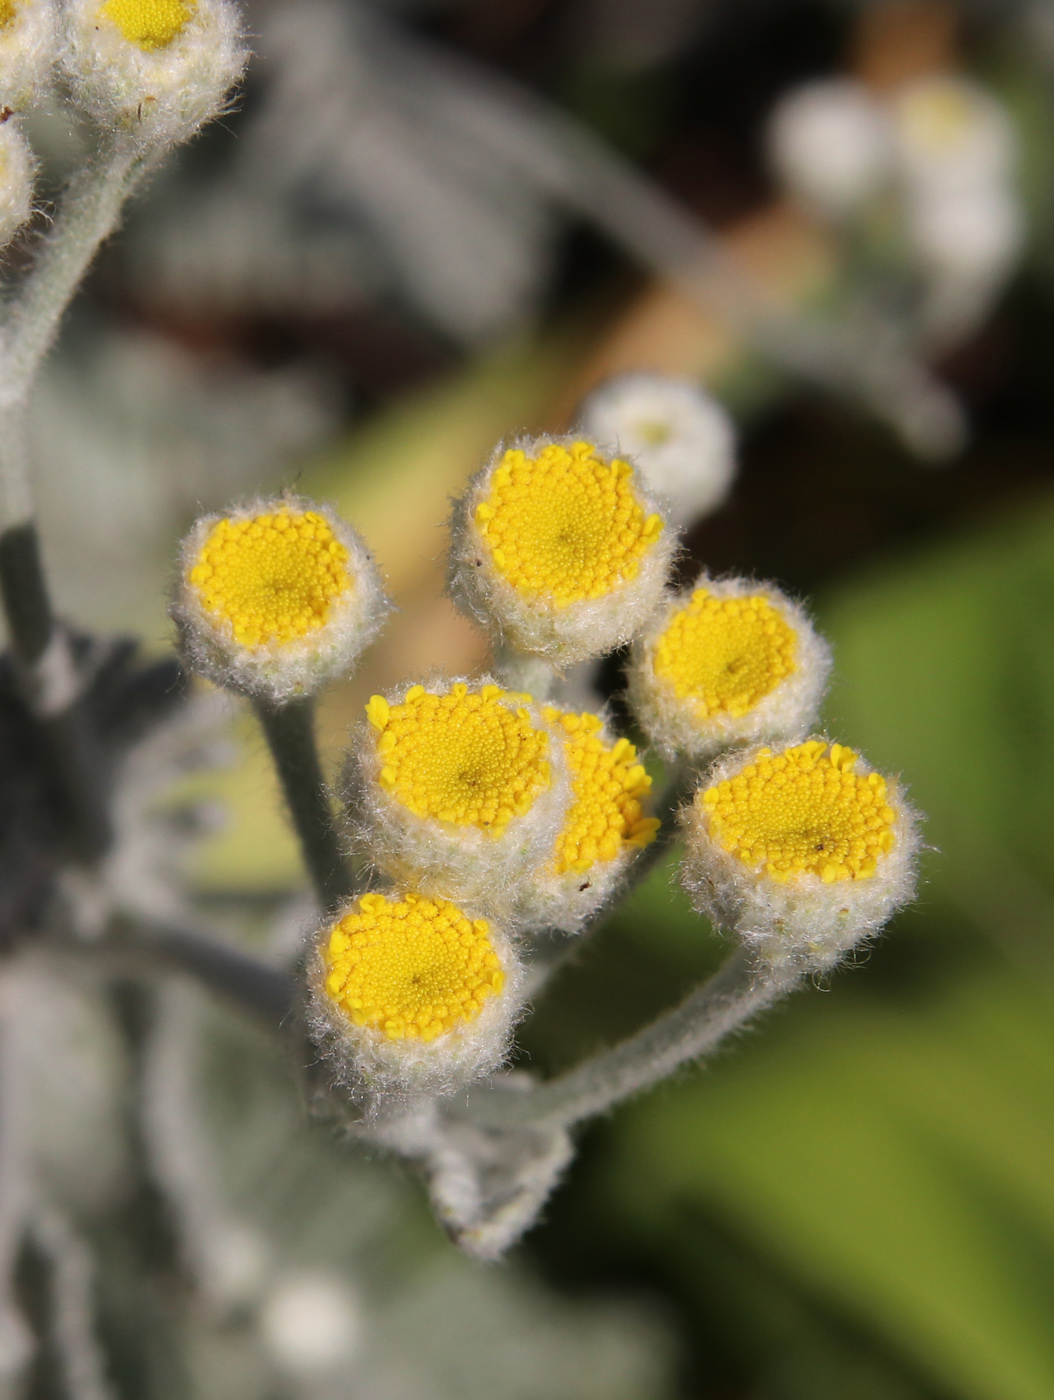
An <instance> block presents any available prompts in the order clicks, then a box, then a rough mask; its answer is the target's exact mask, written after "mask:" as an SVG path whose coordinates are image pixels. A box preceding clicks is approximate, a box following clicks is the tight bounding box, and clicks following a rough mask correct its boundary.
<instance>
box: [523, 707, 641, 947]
mask: <svg viewBox="0 0 1054 1400" xmlns="http://www.w3.org/2000/svg"><path fill="white" fill-rule="evenodd" d="M543 713H544V715H545V717H546V719H547V720H549V721H550V722H551V723H553V724H554V725H555V726H556V731H557V733H558V734H559V735H561V736H562V743H563V747H564V753H565V755H566V758H567V763H568V767H569V769H570V772H571V805H570V807H569V808H568V810H567V814H566V816H565V817H564V820H563V825H562V826H561V827H560V830H559V832H558V834H557V837H556V840H555V842H554V843H553V847H552V850H551V851H550V852H549V854H548V858H547V859H546V860H545V862H544V863H543V864H541V865H539V866H537V867H536V868H535V869H534V870H533V871H531V872H530V874H529V876H528V877H527V878H525V879H524V881H523V882H522V884H521V886H520V895H519V900H518V903H517V911H516V912H517V916H518V921H519V922H520V924H521V925H522V926H523V927H525V928H528V929H554V930H557V931H559V932H561V933H577V932H579V931H580V930H581V929H582V927H583V926H584V924H585V923H586V921H587V920H588V919H590V918H592V916H593V915H594V914H595V913H596V912H597V911H598V910H599V909H600V908H602V906H603V905H604V904H606V903H607V901H608V900H609V899H610V898H611V896H612V895H613V894H614V893H615V891H616V890H617V889H618V887H619V885H620V884H621V883H622V881H623V879H624V877H625V875H626V873H627V870H628V869H629V866H630V865H631V864H632V862H633V860H634V859H635V858H636V857H637V856H639V855H640V853H641V851H642V850H643V849H644V847H645V846H647V845H648V844H649V843H650V842H651V841H653V840H654V839H655V834H656V832H657V831H658V828H659V822H658V820H657V819H656V818H655V817H652V816H651V815H650V811H649V807H650V802H649V797H650V793H651V778H650V777H649V776H648V774H647V773H646V772H645V771H644V766H643V764H642V763H641V762H640V760H639V759H638V757H637V750H636V749H635V748H634V746H633V745H632V744H631V743H630V741H629V740H628V739H620V738H616V737H615V736H614V735H613V734H611V733H609V732H608V729H607V727H606V725H605V724H604V721H603V718H602V717H601V716H600V715H597V714H591V713H588V712H587V713H585V714H577V713H575V712H573V711H561V710H558V709H556V708H555V707H553V706H548V705H547V706H546V707H545V709H544V711H543Z"/></svg>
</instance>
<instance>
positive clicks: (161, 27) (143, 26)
mask: <svg viewBox="0 0 1054 1400" xmlns="http://www.w3.org/2000/svg"><path fill="white" fill-rule="evenodd" d="M195 8H196V5H195V4H194V0H106V3H105V5H103V6H101V8H100V10H99V14H100V15H101V16H103V17H105V18H106V19H108V20H111V21H112V22H113V23H114V24H115V25H116V26H117V28H118V29H119V30H120V31H121V33H122V34H123V35H124V37H125V38H126V39H127V40H128V42H129V43H130V44H135V46H136V48H139V49H144V50H145V51H146V52H147V53H152V52H153V51H154V50H155V49H165V48H168V46H169V44H171V43H172V41H173V40H174V39H178V38H179V36H180V34H182V32H183V30H184V28H185V27H186V25H187V22H188V20H189V19H190V17H191V16H192V15H193V13H194V10H195Z"/></svg>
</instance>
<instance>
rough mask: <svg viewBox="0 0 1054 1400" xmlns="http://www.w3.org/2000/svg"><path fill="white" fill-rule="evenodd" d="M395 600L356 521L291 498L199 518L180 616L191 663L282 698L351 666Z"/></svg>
mask: <svg viewBox="0 0 1054 1400" xmlns="http://www.w3.org/2000/svg"><path fill="white" fill-rule="evenodd" d="M388 607H389V604H388V601H387V599H386V598H385V596H384V594H383V592H382V590H381V585H380V580H379V578H378V575H377V570H376V567H375V565H374V563H373V560H372V558H371V556H370V553H369V551H368V550H367V548H366V546H365V545H364V544H363V542H362V540H361V539H360V538H359V536H358V535H357V534H356V532H355V531H354V530H353V529H352V528H351V526H350V525H348V524H347V523H346V522H345V521H343V520H341V519H340V517H339V516H338V515H336V514H335V513H334V512H333V511H331V510H329V509H328V508H327V507H325V506H318V505H313V504H312V503H310V502H308V501H305V500H301V499H299V498H297V497H295V496H293V495H286V496H280V497H277V498H273V499H271V500H257V501H251V502H250V503H249V504H248V505H244V506H240V507H237V508H236V509H234V510H231V511H230V512H229V513H228V514H227V515H223V516H220V515H207V516H202V518H201V519H200V520H198V522H197V523H196V524H195V526H194V528H193V529H192V530H191V531H190V533H189V535H187V537H186V539H185V540H184V541H183V548H182V554H181V558H180V566H179V579H178V583H177V589H176V596H175V600H174V602H173V604H172V616H173V618H174V620H175V622H176V625H177V627H178V629H179V634H180V641H181V643H182V648H183V652H184V656H185V657H186V660H187V664H188V666H189V668H190V669H191V670H192V671H196V672H197V673H198V674H200V675H203V676H207V677H208V679H209V680H212V681H214V682H215V683H216V684H217V685H221V686H226V687H228V688H229V689H231V690H236V691H239V692H241V693H242V694H244V695H248V696H250V697H251V698H253V699H256V700H262V701H265V702H268V703H270V704H282V703H284V702H285V701H288V700H292V699H294V698H295V697H297V696H307V695H312V694H314V692H315V691H317V690H318V689H319V688H320V687H321V686H322V685H324V684H325V683H326V682H327V681H331V680H334V679H336V678H337V677H338V676H340V675H342V674H344V673H345V672H347V671H348V670H349V669H350V667H351V665H352V663H353V662H354V660H355V659H356V657H357V656H358V655H359V653H360V652H361V651H362V649H363V648H364V647H365V646H366V645H367V643H369V642H370V641H372V639H373V638H374V636H376V634H377V632H378V630H379V628H380V626H381V623H382V622H383V620H384V617H385V615H386V613H387V611H388Z"/></svg>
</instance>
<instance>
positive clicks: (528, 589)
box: [450, 438, 673, 668]
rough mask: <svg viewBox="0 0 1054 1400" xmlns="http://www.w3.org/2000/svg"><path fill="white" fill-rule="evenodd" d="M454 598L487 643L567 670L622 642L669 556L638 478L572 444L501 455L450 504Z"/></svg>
mask: <svg viewBox="0 0 1054 1400" xmlns="http://www.w3.org/2000/svg"><path fill="white" fill-rule="evenodd" d="M451 530H452V541H451V552H450V592H451V596H452V597H453V599H454V601H455V603H456V604H457V605H458V607H459V608H461V610H462V611H463V612H465V613H466V614H467V615H468V616H469V617H471V618H472V619H473V620H474V621H475V622H477V623H478V624H479V626H480V627H482V628H483V629H484V631H486V632H487V633H488V634H489V635H490V637H491V638H492V640H493V641H494V643H495V645H500V646H504V647H509V648H511V649H512V650H514V651H519V652H523V653H525V654H527V655H530V656H537V657H539V658H541V659H542V660H544V661H545V662H546V663H547V664H549V665H550V666H554V667H560V668H562V667H565V666H569V665H571V664H573V663H574V662H577V661H587V660H589V658H590V657H594V656H602V655H603V654H604V653H605V652H609V651H612V650H613V649H614V648H615V647H617V646H621V645H622V644H623V643H624V642H628V641H629V640H630V639H631V638H632V637H633V636H634V635H635V634H636V632H637V631H638V630H639V629H640V627H641V626H642V625H643V623H644V622H645V621H646V620H647V618H648V617H649V616H650V614H651V613H652V611H653V610H654V608H655V607H656V606H657V605H658V603H659V602H660V601H661V598H662V590H663V586H664V584H665V582H666V575H667V572H668V570H669V564H670V556H671V553H672V549H673V544H672V542H671V537H670V536H671V532H670V531H669V529H667V528H666V526H665V525H664V523H663V519H662V516H661V515H660V514H659V513H658V511H657V509H656V505H655V502H654V500H653V499H652V497H651V495H650V494H649V493H648V492H647V491H646V490H645V488H644V485H643V483H642V481H641V479H640V475H639V473H638V472H636V471H635V470H634V469H633V467H632V466H631V465H630V464H629V463H628V462H624V461H621V460H620V459H618V458H609V457H608V456H607V455H606V454H605V453H603V452H602V451H601V450H600V449H599V448H597V447H596V446H594V445H593V444H592V443H590V442H583V441H579V440H576V439H575V438H535V439H524V440H522V441H520V442H518V443H517V444H516V445H515V446H513V447H510V448H508V449H507V450H506V449H505V448H503V447H501V446H499V447H498V448H497V450H496V451H495V453H494V455H493V456H492V457H491V459H490V461H489V462H488V463H487V465H486V466H485V467H484V468H483V470H482V471H480V472H479V473H477V475H476V476H475V477H474V478H473V479H472V481H471V482H470V483H469V487H468V490H467V491H466V492H465V494H464V495H463V496H462V497H461V498H460V499H459V500H458V501H457V502H456V503H455V507H454V515H453V520H452V525H451Z"/></svg>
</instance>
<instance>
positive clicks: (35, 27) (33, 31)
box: [0, 0, 58, 112]
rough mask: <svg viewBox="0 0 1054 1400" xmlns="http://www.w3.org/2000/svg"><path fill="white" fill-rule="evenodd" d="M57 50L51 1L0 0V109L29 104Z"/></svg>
mask: <svg viewBox="0 0 1054 1400" xmlns="http://www.w3.org/2000/svg"><path fill="white" fill-rule="evenodd" d="M57 51H58V9H57V6H56V5H55V3H54V0H0V109H2V108H4V107H12V108H14V110H15V111H16V112H17V111H21V110H22V109H23V108H25V107H29V106H31V105H32V103H33V102H34V101H35V100H36V99H37V98H38V97H39V96H40V95H41V91H42V89H43V88H44V87H46V85H47V83H48V81H49V80H50V77H51V70H52V65H53V64H54V62H55V55H56V53H57Z"/></svg>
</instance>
